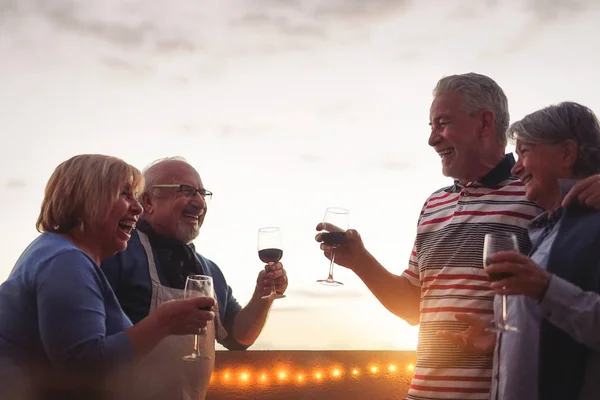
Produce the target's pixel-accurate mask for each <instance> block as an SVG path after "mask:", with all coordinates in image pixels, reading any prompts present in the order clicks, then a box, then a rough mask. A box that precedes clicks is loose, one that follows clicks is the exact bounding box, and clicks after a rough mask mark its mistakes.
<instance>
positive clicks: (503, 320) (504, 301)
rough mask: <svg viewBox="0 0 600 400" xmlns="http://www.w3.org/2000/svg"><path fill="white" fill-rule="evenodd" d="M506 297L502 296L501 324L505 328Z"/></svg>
mask: <svg viewBox="0 0 600 400" xmlns="http://www.w3.org/2000/svg"><path fill="white" fill-rule="evenodd" d="M506 320H507V318H506V295H505V294H503V295H502V324H503V325H504V326H506Z"/></svg>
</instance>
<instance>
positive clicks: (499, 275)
mask: <svg viewBox="0 0 600 400" xmlns="http://www.w3.org/2000/svg"><path fill="white" fill-rule="evenodd" d="M492 264H493V263H492V262H489V261H486V263H485V266H486V267H489V266H490V265H492ZM488 275H489V277H490V281H492V282H496V281H501V280H502V279H506V278H510V277H512V276H514V274H511V273H510V272H497V273H495V274H490V273H488Z"/></svg>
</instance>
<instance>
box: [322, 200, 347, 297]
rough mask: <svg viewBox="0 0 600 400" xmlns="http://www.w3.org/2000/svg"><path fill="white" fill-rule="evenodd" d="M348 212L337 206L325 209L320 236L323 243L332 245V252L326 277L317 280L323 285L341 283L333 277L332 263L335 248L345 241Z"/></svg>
mask: <svg viewBox="0 0 600 400" xmlns="http://www.w3.org/2000/svg"><path fill="white" fill-rule="evenodd" d="M349 213H350V211H348V210H346V209H345V208H339V207H329V208H327V209H326V210H325V217H323V229H322V230H321V238H322V240H323V243H325V244H327V245H329V246H332V247H333V254H332V255H331V262H330V263H329V275H328V276H327V279H319V280H318V281H317V282H319V283H322V284H323V285H329V286H341V285H343V283H342V282H339V281H336V280H334V279H333V265H334V264H335V249H336V248H337V247H338V246H341V245H343V244H345V243H346V230H347V229H348V219H349V218H348V214H349ZM335 228H337V229H335Z"/></svg>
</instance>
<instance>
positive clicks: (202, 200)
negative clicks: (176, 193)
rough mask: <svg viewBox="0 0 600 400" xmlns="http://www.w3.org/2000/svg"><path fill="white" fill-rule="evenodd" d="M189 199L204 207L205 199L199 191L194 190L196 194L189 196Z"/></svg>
mask: <svg viewBox="0 0 600 400" xmlns="http://www.w3.org/2000/svg"><path fill="white" fill-rule="evenodd" d="M190 201H191V202H195V203H200V207H202V208H205V207H206V199H205V198H204V196H202V195H201V194H200V192H196V194H194V196H192V197H191V198H190Z"/></svg>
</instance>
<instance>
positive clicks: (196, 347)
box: [194, 335, 200, 356]
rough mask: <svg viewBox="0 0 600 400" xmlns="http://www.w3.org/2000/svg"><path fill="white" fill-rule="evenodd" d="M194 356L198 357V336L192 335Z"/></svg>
mask: <svg viewBox="0 0 600 400" xmlns="http://www.w3.org/2000/svg"><path fill="white" fill-rule="evenodd" d="M194 354H196V355H197V356H199V355H200V346H199V345H198V335H194Z"/></svg>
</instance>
